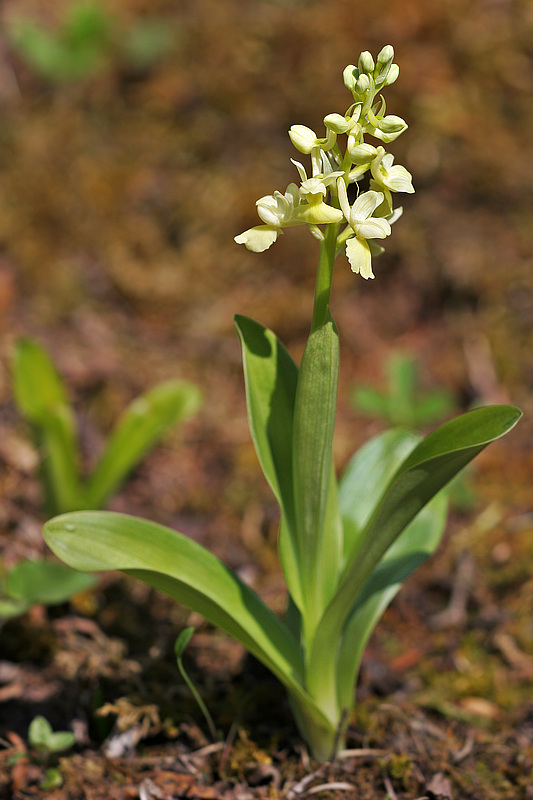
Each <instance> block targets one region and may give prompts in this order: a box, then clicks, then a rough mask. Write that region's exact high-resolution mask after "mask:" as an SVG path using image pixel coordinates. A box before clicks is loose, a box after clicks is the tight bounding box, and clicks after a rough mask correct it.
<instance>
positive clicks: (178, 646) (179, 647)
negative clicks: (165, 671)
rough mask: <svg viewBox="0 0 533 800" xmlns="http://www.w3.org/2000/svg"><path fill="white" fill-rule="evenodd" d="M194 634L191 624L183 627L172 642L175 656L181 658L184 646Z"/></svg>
mask: <svg viewBox="0 0 533 800" xmlns="http://www.w3.org/2000/svg"><path fill="white" fill-rule="evenodd" d="M193 635H194V627H193V626H192V625H191V626H190V627H189V628H184V629H183V630H182V632H181V633H180V635H179V636H178V638H177V639H176V641H175V643H174V652H175V653H176V658H181V657H182V655H183V653H184V652H185V648H186V647H187V645H188V644H189V642H190V641H191V639H192V637H193Z"/></svg>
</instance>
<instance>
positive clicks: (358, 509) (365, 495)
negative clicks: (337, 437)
mask: <svg viewBox="0 0 533 800" xmlns="http://www.w3.org/2000/svg"><path fill="white" fill-rule="evenodd" d="M420 438H421V437H420V436H417V435H416V434H414V433H411V432H409V431H404V430H398V429H394V430H388V431H385V432H384V433H381V434H379V435H378V436H374V437H373V438H372V439H370V440H369V441H368V442H366V443H365V444H364V445H363V446H362V447H360V448H359V450H358V451H357V453H356V454H355V455H354V456H353V458H352V459H351V460H350V462H349V463H348V465H347V467H346V469H345V471H344V474H343V476H342V478H341V480H340V483H339V504H340V510H341V514H342V521H343V525H344V555H345V558H347V556H348V555H349V553H350V552H351V551H352V550H353V548H354V547H355V544H356V541H357V538H358V537H359V536H360V534H361V531H362V530H363V528H364V526H365V525H366V523H367V522H368V520H369V518H370V516H371V514H372V512H373V511H374V509H375V507H376V505H377V503H378V501H379V500H380V499H381V497H382V496H383V494H384V492H385V491H386V488H387V485H388V483H389V481H390V479H391V478H392V476H393V475H394V473H395V472H396V470H397V469H398V467H399V466H400V464H401V463H402V461H403V460H404V459H405V458H407V456H408V455H409V453H410V452H411V451H412V450H413V449H414V448H415V447H416V445H417V444H418V442H419V441H420Z"/></svg>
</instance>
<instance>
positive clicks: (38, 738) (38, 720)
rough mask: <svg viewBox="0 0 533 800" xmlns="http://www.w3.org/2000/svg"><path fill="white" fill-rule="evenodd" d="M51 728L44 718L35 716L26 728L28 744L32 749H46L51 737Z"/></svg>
mask: <svg viewBox="0 0 533 800" xmlns="http://www.w3.org/2000/svg"><path fill="white" fill-rule="evenodd" d="M52 733H53V731H52V726H51V725H50V723H49V722H48V720H47V719H46V717H42V716H40V715H39V716H37V717H34V718H33V719H32V721H31V722H30V727H29V728H28V742H29V743H30V745H31V746H32V747H45V748H46V747H47V746H48V739H49V738H50V736H51V735H52Z"/></svg>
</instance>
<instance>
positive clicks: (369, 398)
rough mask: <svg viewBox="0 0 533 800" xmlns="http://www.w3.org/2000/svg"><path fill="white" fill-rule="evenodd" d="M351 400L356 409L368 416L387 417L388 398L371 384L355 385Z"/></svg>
mask: <svg viewBox="0 0 533 800" xmlns="http://www.w3.org/2000/svg"><path fill="white" fill-rule="evenodd" d="M351 397H352V402H353V404H354V405H355V407H356V408H357V410H358V411H361V412H362V413H363V414H367V415H368V416H369V417H376V418H377V419H379V418H384V419H387V418H388V413H389V400H388V397H386V396H384V395H383V394H382V393H381V392H378V391H377V389H373V388H372V387H371V386H357V387H356V388H355V389H354V390H353V392H352V394H351Z"/></svg>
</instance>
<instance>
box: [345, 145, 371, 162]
mask: <svg viewBox="0 0 533 800" xmlns="http://www.w3.org/2000/svg"><path fill="white" fill-rule="evenodd" d="M377 152H378V151H377V150H376V148H375V147H372V145H371V144H366V142H363V144H358V145H356V146H355V147H352V148H351V149H350V150H349V155H350V161H351V162H352V163H353V164H364V163H366V162H368V163H370V162H371V161H372V159H373V158H375V157H376V155H377Z"/></svg>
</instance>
